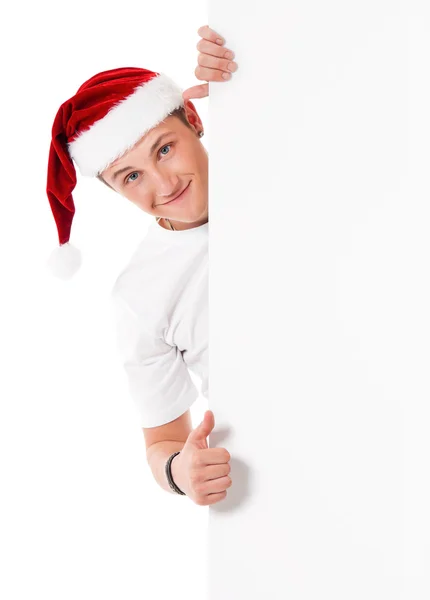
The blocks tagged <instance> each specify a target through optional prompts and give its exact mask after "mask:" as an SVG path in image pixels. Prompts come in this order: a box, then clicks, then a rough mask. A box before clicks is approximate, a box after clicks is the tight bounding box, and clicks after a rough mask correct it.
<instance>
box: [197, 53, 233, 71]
mask: <svg viewBox="0 0 430 600" xmlns="http://www.w3.org/2000/svg"><path fill="white" fill-rule="evenodd" d="M197 62H198V63H199V66H200V67H203V68H206V67H207V68H208V69H219V70H220V71H225V72H227V73H234V72H235V71H237V64H236V63H235V62H232V61H230V60H228V59H226V58H218V57H216V56H212V55H210V54H203V53H200V54H199V55H198V57H197Z"/></svg>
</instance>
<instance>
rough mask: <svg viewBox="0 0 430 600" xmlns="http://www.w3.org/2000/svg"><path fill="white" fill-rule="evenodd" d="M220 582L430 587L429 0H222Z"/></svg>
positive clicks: (362, 594) (356, 597) (215, 327)
mask: <svg viewBox="0 0 430 600" xmlns="http://www.w3.org/2000/svg"><path fill="white" fill-rule="evenodd" d="M209 24H210V26H211V27H212V28H213V29H215V30H216V31H219V32H220V33H221V34H222V35H224V36H225V38H226V40H227V43H226V45H227V47H228V48H231V49H233V50H234V51H235V52H236V60H237V62H238V64H239V70H238V71H237V73H235V74H234V76H233V79H232V80H231V81H230V82H229V83H227V84H226V85H225V84H217V83H215V84H210V99H209V101H210V105H209V120H210V127H211V146H210V176H209V185H210V189H209V198H210V224H211V227H210V291H209V293H210V298H209V306H210V403H209V408H211V410H213V411H214V414H215V421H216V429H215V430H214V433H213V434H212V436H211V438H210V445H211V446H212V447H214V446H222V447H225V448H227V449H228V450H229V452H230V454H231V455H232V460H231V463H230V464H231V467H232V472H231V477H232V481H233V484H232V486H231V488H229V490H228V492H227V494H228V495H227V498H226V500H225V501H223V502H221V503H218V504H216V505H214V506H212V507H210V509H209V547H208V566H209V577H208V597H209V598H210V600H238V599H242V598H243V599H245V598H246V600H261V598H270V599H271V600H284V599H288V600H315V599H316V598H318V599H319V600H321V599H323V598H324V599H325V598H327V599H330V600H345V598H347V599H348V600H363V598H366V600H381V599H386V598H390V600H400V599H402V600H403V599H405V600H406V599H411V598H413V599H414V600H421V599H422V600H424V599H428V598H429V597H430V578H429V576H428V569H429V565H430V541H429V540H430V516H429V509H428V507H429V506H430V485H429V458H430V441H429V428H430V427H429V426H430V418H429V417H430V412H429V400H430V382H429V364H430V361H429V359H430V343H429V339H430V317H429V306H430V284H429V267H430V237H429V226H430V208H429V191H430V183H429V165H430V144H429V139H430V116H429V109H428V107H429V106H430V83H429V59H430V41H429V40H430V38H429V35H428V31H429V29H430V18H429V12H428V8H427V5H426V3H424V2H410V1H406V0H401V1H390V2H389V1H383V0H371V1H370V0H364V1H362V2H360V3H358V2H357V3H343V2H339V1H333V0H328V1H327V2H324V3H321V2H318V1H316V0H304V1H303V0H300V1H299V0H295V1H289V2H285V3H279V2H277V1H275V0H268V1H266V2H264V3H260V2H249V1H247V2H244V1H238V2H235V3H234V4H228V3H227V2H226V0H221V1H217V2H211V1H210V2H209Z"/></svg>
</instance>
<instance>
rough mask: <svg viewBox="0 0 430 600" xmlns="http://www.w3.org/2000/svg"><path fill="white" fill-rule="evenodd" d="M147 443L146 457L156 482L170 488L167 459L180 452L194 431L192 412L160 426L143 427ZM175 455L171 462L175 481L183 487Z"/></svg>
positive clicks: (170, 490) (167, 490) (165, 488)
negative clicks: (166, 467)
mask: <svg viewBox="0 0 430 600" xmlns="http://www.w3.org/2000/svg"><path fill="white" fill-rule="evenodd" d="M142 429H143V434H144V437H145V444H146V458H147V461H148V464H149V466H150V468H151V471H152V474H153V476H154V479H155V480H156V482H157V483H158V484H159V485H160V486H161V487H162V488H163V490H166V492H171V493H172V494H174V493H175V492H174V491H173V490H172V489H171V488H170V486H169V483H168V481H167V478H166V472H165V466H166V462H167V459H168V458H169V456H170V455H171V454H173V453H174V452H180V451H181V450H182V448H183V447H184V444H185V442H186V441H187V438H188V436H189V435H190V433H191V431H192V423H191V414H190V411H189V410H187V411H186V412H185V413H184V414H182V415H181V416H180V417H178V418H177V419H175V420H174V421H170V423H166V424H165V425H160V427H149V428H142ZM176 458H177V457H175V458H174V459H173V461H172V463H171V471H172V477H173V481H174V482H175V483H176V485H177V486H178V487H179V488H180V489H181V485H180V476H179V475H178V473H177V471H176V464H175V461H176Z"/></svg>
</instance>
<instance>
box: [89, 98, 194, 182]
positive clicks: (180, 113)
mask: <svg viewBox="0 0 430 600" xmlns="http://www.w3.org/2000/svg"><path fill="white" fill-rule="evenodd" d="M168 116H169V117H176V118H177V119H179V120H180V121H182V123H183V124H184V125H186V126H187V127H189V128H190V129H192V126H191V124H190V122H189V121H188V119H187V115H186V113H185V108H184V107H183V106H180V107H179V108H175V110H174V111H173V112H171V113H170V114H169V115H168ZM166 118H167V117H166ZM97 179H98V180H99V181H102V182H103V183H104V184H105V185H107V186H108V188H110V189H111V190H113V191H114V192H116V190H114V189H113V187H112V186H111V185H109V184H108V182H107V181H105V180H104V179H103V177H102V176H101V175H100V174H99V175H97Z"/></svg>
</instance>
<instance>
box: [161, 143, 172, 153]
mask: <svg viewBox="0 0 430 600" xmlns="http://www.w3.org/2000/svg"><path fill="white" fill-rule="evenodd" d="M171 145H172V144H166V146H163V147H162V148H160V152H161V151H162V150H164V148H170V146H171ZM163 156H166V155H165V154H163Z"/></svg>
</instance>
